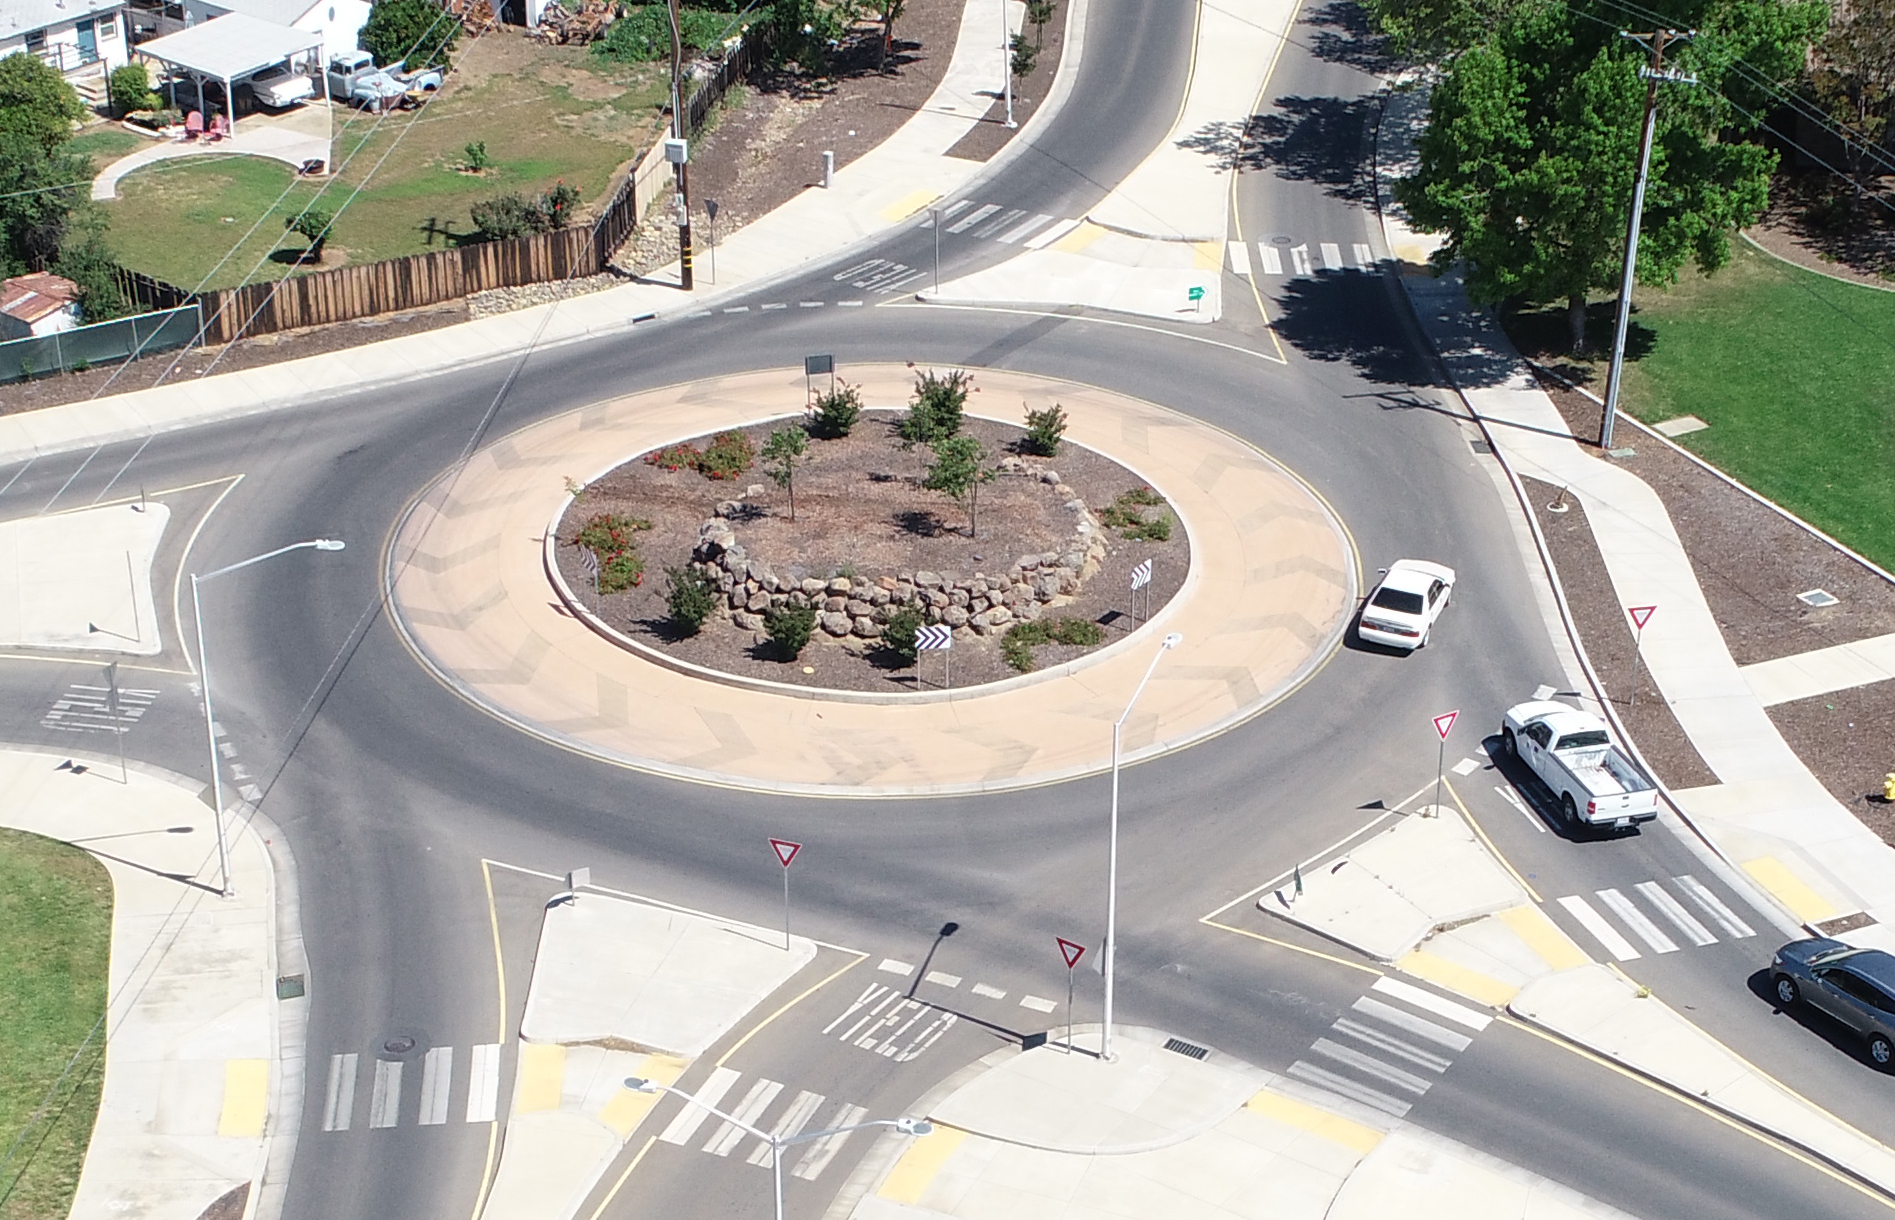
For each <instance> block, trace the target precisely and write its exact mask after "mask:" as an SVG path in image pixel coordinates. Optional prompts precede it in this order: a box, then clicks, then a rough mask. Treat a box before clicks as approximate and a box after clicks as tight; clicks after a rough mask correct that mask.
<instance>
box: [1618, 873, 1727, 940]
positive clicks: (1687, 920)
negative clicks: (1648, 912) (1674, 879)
mask: <svg viewBox="0 0 1895 1220" xmlns="http://www.w3.org/2000/svg"><path fill="white" fill-rule="evenodd" d="M1632 888H1633V889H1635V890H1637V891H1638V892H1639V893H1640V894H1643V895H1644V896H1645V901H1647V902H1649V903H1651V904H1652V905H1653V906H1655V907H1657V908H1658V913H1659V914H1660V915H1663V916H1664V917H1665V918H1666V919H1669V920H1670V921H1671V923H1672V926H1673V927H1675V928H1677V929H1678V931H1680V932H1682V933H1684V938H1685V939H1686V940H1688V941H1690V942H1691V943H1692V944H1694V945H1697V946H1699V947H1700V948H1702V947H1703V946H1705V945H1709V944H1714V943H1716V941H1717V937H1715V936H1712V935H1711V931H1710V929H1709V928H1706V927H1705V926H1704V925H1703V924H1701V923H1699V922H1698V921H1697V920H1696V919H1695V918H1693V916H1692V914H1691V912H1689V911H1687V910H1685V909H1684V907H1683V905H1681V904H1680V903H1679V902H1678V900H1677V899H1676V898H1673V897H1672V896H1671V895H1670V894H1668V893H1666V892H1665V887H1663V886H1662V885H1659V884H1658V883H1657V882H1656V881H1641V882H1639V883H1638V884H1637V885H1635V886H1633V887H1632Z"/></svg>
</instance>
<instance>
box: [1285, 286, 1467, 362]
mask: <svg viewBox="0 0 1895 1220" xmlns="http://www.w3.org/2000/svg"><path fill="white" fill-rule="evenodd" d="M1388 290H1389V285H1388V284H1387V282H1386V281H1385V280H1384V279H1383V278H1382V277H1381V276H1380V275H1375V274H1363V273H1362V272H1359V271H1340V272H1321V273H1318V274H1317V275H1314V276H1305V277H1299V278H1296V279H1292V280H1290V281H1288V282H1287V283H1286V284H1284V285H1283V287H1282V288H1281V289H1279V290H1278V292H1277V294H1276V301H1275V303H1274V307H1273V309H1272V310H1271V313H1272V315H1273V318H1272V322H1271V325H1272V327H1273V328H1274V329H1275V330H1276V333H1277V336H1278V337H1279V338H1281V339H1282V340H1283V342H1285V343H1287V344H1289V345H1290V346H1291V347H1294V348H1295V349H1296V350H1297V352H1298V353H1300V354H1301V355H1303V356H1305V357H1307V358H1309V359H1311V360H1318V361H1322V362H1323V363H1326V364H1346V365H1348V366H1349V367H1350V368H1352V369H1354V370H1355V371H1356V372H1357V373H1358V374H1360V375H1361V376H1362V377H1363V378H1365V379H1366V380H1369V381H1373V382H1377V383H1380V384H1382V385H1398V386H1432V385H1435V384H1438V381H1437V378H1436V376H1435V370H1434V365H1433V362H1432V361H1429V360H1426V359H1424V358H1423V357H1422V356H1421V355H1420V354H1419V353H1418V352H1417V351H1416V350H1415V348H1414V345H1413V343H1412V342H1411V340H1410V338H1409V332H1408V328H1406V327H1403V326H1401V325H1400V324H1399V322H1398V320H1397V318H1393V317H1391V316H1390V313H1391V308H1392V306H1393V302H1391V301H1390V299H1389V295H1388Z"/></svg>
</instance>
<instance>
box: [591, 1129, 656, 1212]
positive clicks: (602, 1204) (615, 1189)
mask: <svg viewBox="0 0 1895 1220" xmlns="http://www.w3.org/2000/svg"><path fill="white" fill-rule="evenodd" d="M657 1142H658V1137H657V1136H655V1135H648V1136H646V1137H645V1146H644V1147H642V1148H640V1149H639V1150H638V1155H637V1156H635V1157H633V1158H632V1163H631V1164H629V1165H627V1166H626V1167H625V1172H624V1173H622V1174H620V1175H619V1176H618V1181H616V1182H614V1183H612V1189H611V1190H608V1191H606V1192H605V1198H603V1199H600V1200H599V1206H598V1207H596V1208H594V1209H593V1212H592V1215H591V1217H590V1218H589V1220H599V1217H600V1216H603V1215H604V1214H605V1209H606V1208H608V1207H610V1206H612V1200H614V1199H616V1198H618V1193H619V1187H621V1186H623V1185H625V1179H627V1178H629V1177H631V1176H632V1170H634V1169H637V1168H638V1163H639V1162H640V1161H642V1160H644V1159H645V1154H646V1153H647V1152H650V1151H651V1146H652V1145H653V1144H655V1143H657Z"/></svg>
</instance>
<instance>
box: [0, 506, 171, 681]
mask: <svg viewBox="0 0 1895 1220" xmlns="http://www.w3.org/2000/svg"><path fill="white" fill-rule="evenodd" d="M170 520H171V509H170V508H169V507H168V506H166V505H164V504H161V503H157V502H151V503H144V504H113V505H109V506H106V507H102V508H84V509H79V510H78V511H76V512H68V513H55V514H53V515H52V516H47V517H20V518H16V519H15V520H12V521H0V590H5V593H6V596H4V597H0V645H22V646H25V647H28V648H59V649H78V650H83V651H86V652H124V653H130V654H132V655H133V656H145V657H150V656H156V655H157V654H158V653H160V652H162V651H164V639H163V632H162V630H161V628H160V625H159V622H158V603H157V599H156V598H155V597H154V596H153V593H152V588H151V565H152V562H153V560H154V559H155V558H156V557H157V554H158V544H159V542H160V541H161V540H162V539H163V538H164V531H165V526H166V525H168V524H169V523H170Z"/></svg>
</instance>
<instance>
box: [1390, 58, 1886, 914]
mask: <svg viewBox="0 0 1895 1220" xmlns="http://www.w3.org/2000/svg"><path fill="white" fill-rule="evenodd" d="M1425 105H1426V98H1425V95H1421V94H1416V93H1410V94H1399V93H1398V94H1394V95H1392V96H1391V98H1390V104H1389V110H1388V113H1387V115H1386V116H1385V118H1384V121H1383V128H1382V136H1381V139H1382V142H1383V149H1384V156H1383V158H1382V161H1383V163H1384V164H1386V165H1392V166H1396V167H1399V165H1400V164H1401V163H1402V161H1403V158H1404V156H1405V155H1406V154H1405V147H1406V142H1407V141H1409V140H1411V139H1412V135H1413V133H1414V131H1415V130H1417V125H1418V124H1419V123H1421V122H1423V121H1425V118H1426V109H1425ZM1384 185H1386V184H1384ZM1384 195H1385V196H1386V191H1385V192H1384ZM1383 219H1384V224H1385V226H1386V227H1387V230H1388V245H1389V248H1390V249H1392V250H1398V251H1399V250H1409V251H1417V250H1420V249H1424V248H1426V241H1425V239H1422V238H1419V237H1417V235H1415V234H1412V233H1411V232H1409V231H1408V229H1407V226H1406V225H1405V224H1404V222H1403V221H1402V219H1401V217H1400V215H1399V212H1398V211H1397V210H1395V209H1394V208H1393V207H1392V205H1390V204H1389V203H1388V202H1387V201H1386V198H1385V202H1384V211H1383ZM1402 284H1403V286H1404V287H1405V288H1406V289H1407V291H1408V294H1409V297H1410V298H1411V299H1412V301H1413V302H1414V306H1415V313H1416V315H1417V317H1418V319H1419V321H1420V323H1421V327H1422V329H1423V331H1424V332H1425V333H1426V334H1427V336H1428V338H1429V340H1430V342H1432V343H1433V345H1434V346H1435V348H1436V349H1437V350H1438V351H1439V352H1440V354H1441V358H1442V360H1443V362H1444V363H1445V365H1446V367H1447V369H1448V371H1449V374H1450V375H1451V376H1452V377H1453V379H1454V381H1455V384H1456V385H1457V386H1458V387H1459V389H1460V391H1461V395H1462V398H1463V400H1464V401H1465V402H1466V404H1467V406H1468V409H1469V410H1470V411H1472V412H1473V413H1474V414H1475V415H1476V416H1477V417H1479V418H1480V419H1481V421H1482V422H1483V424H1484V425H1485V427H1486V430H1487V432H1488V435H1490V436H1491V437H1492V438H1493V441H1494V445H1495V448H1496V450H1497V452H1498V454H1499V456H1500V457H1501V458H1502V459H1503V460H1504V461H1505V462H1506V463H1507V465H1508V466H1509V467H1511V468H1512V469H1513V470H1514V471H1515V472H1517V473H1518V474H1520V475H1522V476H1525V477H1530V478H1535V479H1540V480H1543V481H1546V482H1550V483H1555V484H1559V485H1562V486H1565V487H1567V488H1569V489H1570V491H1571V493H1572V494H1573V495H1575V496H1577V497H1578V498H1579V500H1580V502H1581V504H1582V505H1583V506H1584V508H1585V510H1586V518H1587V521H1588V522H1589V524H1590V525H1591V527H1592V532H1593V537H1594V540H1595V541H1596V542H1597V543H1598V547H1599V551H1600V554H1601V556H1602V558H1603V559H1604V561H1605V567H1606V572H1607V574H1608V576H1610V578H1611V580H1612V585H1613V588H1614V590H1615V592H1616V593H1617V595H1618V598H1619V601H1620V604H1621V605H1625V606H1647V605H1649V606H1656V607H1658V609H1657V612H1656V613H1655V614H1654V615H1653V616H1652V618H1651V620H1650V623H1649V624H1648V625H1647V626H1646V628H1645V630H1644V633H1643V648H1642V655H1643V659H1644V663H1645V666H1646V668H1647V669H1648V670H1649V671H1650V673H1651V676H1652V679H1653V681H1654V682H1655V683H1656V684H1657V686H1658V688H1659V689H1660V690H1661V691H1662V692H1663V693H1664V696H1665V699H1666V702H1667V703H1668V704H1669V705H1670V707H1671V711H1672V714H1673V715H1674V716H1675V717H1676V718H1677V721H1678V724H1679V726H1680V727H1681V728H1683V730H1684V732H1685V735H1686V736H1687V737H1689V738H1690V739H1691V744H1692V746H1693V747H1694V748H1695V749H1696V750H1697V752H1698V755H1699V756H1700V757H1701V758H1702V759H1703V760H1704V762H1705V764H1706V765H1707V766H1708V767H1709V768H1710V769H1711V771H1712V773H1713V774H1715V775H1716V776H1717V778H1718V780H1719V782H1718V783H1716V784H1713V785H1708V786H1705V787H1700V788H1692V789H1685V790H1682V791H1678V792H1675V793H1673V794H1672V795H1673V796H1674V797H1675V799H1676V801H1677V803H1678V805H1679V807H1680V808H1681V809H1682V810H1683V811H1684V813H1685V814H1686V815H1687V816H1689V817H1690V818H1691V820H1692V822H1693V824H1694V825H1695V826H1696V827H1697V828H1698V829H1699V830H1700V831H1701V832H1703V833H1704V834H1705V835H1707V836H1708V837H1709V838H1710V840H1711V841H1712V842H1713V843H1714V844H1715V846H1716V848H1717V850H1718V851H1719V852H1720V853H1721V854H1722V855H1723V856H1724V857H1725V858H1726V859H1728V860H1730V861H1732V862H1733V863H1735V864H1737V865H1738V866H1740V867H1742V868H1743V870H1744V871H1745V872H1747V873H1749V874H1750V877H1751V879H1752V880H1753V881H1755V882H1756V884H1757V885H1758V886H1759V887H1761V888H1762V889H1763V890H1764V891H1765V892H1766V893H1768V894H1769V895H1770V897H1771V898H1773V899H1774V900H1775V901H1776V902H1777V904H1778V905H1780V906H1781V907H1782V908H1783V909H1784V910H1785V911H1787V912H1788V913H1789V914H1790V915H1792V916H1793V917H1794V919H1795V920H1796V921H1797V922H1799V923H1803V924H1808V925H1816V924H1819V923H1824V922H1827V921H1829V920H1833V919H1838V918H1842V917H1846V916H1852V915H1866V916H1867V917H1868V918H1869V919H1870V920H1871V921H1872V922H1870V923H1869V924H1868V925H1867V926H1865V927H1861V928H1858V929H1855V930H1853V931H1849V932H1845V933H1843V934H1842V935H1843V937H1844V938H1845V939H1847V940H1850V941H1852V942H1854V943H1857V944H1864V945H1875V946H1878V947H1881V948H1885V949H1891V950H1895V927H1890V926H1889V925H1890V924H1891V923H1895V849H1891V848H1890V847H1889V846H1888V845H1886V844H1884V843H1883V842H1882V841H1881V840H1880V839H1878V838H1877V837H1876V836H1875V835H1874V834H1873V833H1872V832H1871V831H1870V830H1869V829H1868V828H1867V827H1865V826H1864V825H1863V824H1862V823H1861V822H1859V821H1857V820H1856V818H1855V817H1854V815H1852V814H1851V813H1850V812H1849V811H1848V810H1847V809H1845V808H1843V806H1842V805H1841V804H1840V803H1838V802H1837V801H1836V799H1835V798H1834V797H1832V796H1831V795H1830V794H1829V792H1828V791H1827V790H1826V789H1825V788H1824V787H1823V785H1822V783H1821V782H1820V781H1818V780H1817V779H1816V777H1815V776H1814V775H1812V774H1811V773H1810V771H1809V768H1808V767H1806V766H1805V765H1804V764H1803V761H1802V760H1801V759H1800V758H1798V757H1797V755H1796V753H1795V751H1793V750H1792V749H1791V748H1790V746H1789V744H1788V743H1787V742H1786V741H1785V740H1784V739H1783V735H1782V734H1781V733H1780V732H1778V730H1777V727H1776V725H1775V724H1774V723H1773V722H1772V721H1771V719H1770V715H1769V713H1768V712H1767V711H1766V710H1765V700H1764V698H1762V697H1760V695H1759V692H1758V690H1757V689H1755V688H1754V687H1753V684H1752V683H1751V682H1750V681H1747V680H1746V674H1745V672H1744V671H1742V670H1740V669H1739V668H1738V666H1737V663H1736V662H1735V661H1734V660H1733V659H1732V657H1731V654H1730V649H1729V648H1728V647H1726V646H1725V643H1724V638H1723V635H1722V633H1721V632H1720V631H1719V629H1718V626H1717V621H1716V619H1715V618H1714V617H1713V616H1712V614H1711V610H1710V606H1709V605H1708V604H1707V603H1706V601H1705V598H1704V593H1703V590H1702V589H1701V588H1700V587H1699V585H1698V581H1697V577H1696V574H1695V572H1694V571H1693V570H1692V566H1691V558H1690V556H1689V555H1688V554H1686V553H1685V549H1684V546H1683V544H1682V543H1681V542H1680V541H1679V538H1678V534H1677V531H1676V529H1674V528H1673V526H1672V522H1671V518H1670V515H1669V514H1668V513H1667V511H1666V509H1665V506H1664V502H1663V501H1662V500H1660V499H1659V497H1658V494H1657V493H1656V492H1654V491H1653V490H1652V489H1651V488H1650V487H1649V486H1647V485H1646V484H1645V483H1644V482H1643V481H1642V480H1640V479H1639V478H1638V477H1637V476H1636V475H1633V474H1631V473H1630V472H1628V471H1626V470H1624V469H1622V468H1620V467H1618V466H1615V465H1613V464H1612V463H1611V462H1610V461H1602V460H1600V459H1599V457H1598V456H1596V453H1595V452H1594V451H1592V450H1589V449H1587V448H1585V447H1582V445H1581V444H1580V443H1579V442H1578V441H1577V440H1576V439H1575V438H1574V437H1573V436H1572V434H1571V432H1570V431H1569V429H1568V428H1567V427H1566V424H1565V421H1564V419H1563V418H1562V417H1561V415H1560V414H1559V411H1558V409H1557V408H1555V407H1554V405H1553V403H1552V400H1551V399H1550V398H1548V397H1547V395H1546V394H1545V392H1544V391H1542V390H1541V389H1540V388H1539V385H1538V382H1537V381H1536V380H1535V379H1534V377H1533V374H1532V371H1531V370H1530V369H1529V368H1528V367H1527V365H1526V363H1525V361H1523V360H1522V359H1521V358H1520V356H1519V354H1518V353H1517V352H1516V351H1514V349H1513V347H1512V345H1511V344H1510V343H1509V342H1508V341H1507V338H1506V336H1505V335H1504V334H1502V333H1501V332H1500V330H1499V328H1498V327H1496V326H1495V325H1494V324H1493V323H1492V321H1491V320H1490V319H1489V318H1488V317H1487V316H1486V315H1485V314H1484V313H1483V312H1481V311H1480V310H1477V309H1475V308H1474V307H1473V306H1472V305H1471V304H1470V303H1469V302H1468V300H1467V297H1466V294H1465V292H1464V291H1463V288H1462V284H1461V281H1460V279H1459V278H1458V277H1457V276H1455V275H1452V274H1450V275H1444V276H1440V277H1438V278H1437V277H1435V276H1433V275H1431V274H1429V272H1428V271H1427V270H1425V269H1424V268H1420V267H1414V266H1411V265H1408V264H1404V266H1403V275H1402Z"/></svg>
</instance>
